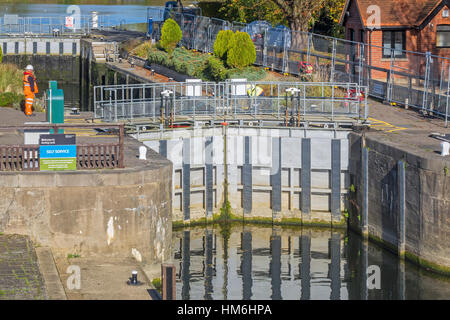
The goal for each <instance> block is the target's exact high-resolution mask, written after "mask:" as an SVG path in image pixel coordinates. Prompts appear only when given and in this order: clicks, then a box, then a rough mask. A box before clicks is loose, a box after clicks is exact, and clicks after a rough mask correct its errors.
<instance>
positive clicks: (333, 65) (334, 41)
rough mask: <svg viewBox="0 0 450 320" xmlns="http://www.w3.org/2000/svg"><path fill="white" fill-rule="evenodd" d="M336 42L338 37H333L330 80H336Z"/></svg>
mask: <svg viewBox="0 0 450 320" xmlns="http://www.w3.org/2000/svg"><path fill="white" fill-rule="evenodd" d="M336 43H337V39H333V51H332V54H331V74H330V82H334V72H335V69H336Z"/></svg>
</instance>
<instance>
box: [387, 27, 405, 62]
mask: <svg viewBox="0 0 450 320" xmlns="http://www.w3.org/2000/svg"><path fill="white" fill-rule="evenodd" d="M392 49H394V56H395V57H396V58H404V57H406V54H405V52H404V51H402V50H406V32H405V31H404V30H403V31H383V58H390V57H391V50H392Z"/></svg>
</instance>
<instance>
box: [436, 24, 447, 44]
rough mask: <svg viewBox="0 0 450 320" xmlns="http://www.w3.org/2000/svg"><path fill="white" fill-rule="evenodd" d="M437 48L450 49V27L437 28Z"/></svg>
mask: <svg viewBox="0 0 450 320" xmlns="http://www.w3.org/2000/svg"><path fill="white" fill-rule="evenodd" d="M436 47H438V48H450V25H439V26H437V27H436Z"/></svg>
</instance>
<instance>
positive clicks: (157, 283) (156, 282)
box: [152, 278, 162, 294]
mask: <svg viewBox="0 0 450 320" xmlns="http://www.w3.org/2000/svg"><path fill="white" fill-rule="evenodd" d="M152 284H153V286H154V287H155V289H156V290H157V291H158V292H159V294H161V293H162V292H161V289H162V283H161V278H155V279H153V280H152Z"/></svg>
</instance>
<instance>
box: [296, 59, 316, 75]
mask: <svg viewBox="0 0 450 320" xmlns="http://www.w3.org/2000/svg"><path fill="white" fill-rule="evenodd" d="M298 71H299V72H300V73H304V74H312V73H314V66H313V65H312V64H311V63H309V62H307V61H301V62H300V64H299V66H298Z"/></svg>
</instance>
